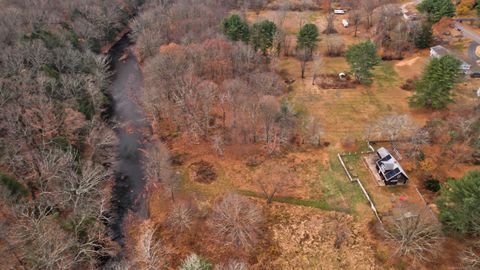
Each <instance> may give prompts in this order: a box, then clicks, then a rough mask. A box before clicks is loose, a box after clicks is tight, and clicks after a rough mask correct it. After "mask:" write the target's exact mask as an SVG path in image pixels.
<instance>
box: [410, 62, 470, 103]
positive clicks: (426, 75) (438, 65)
mask: <svg viewBox="0 0 480 270" xmlns="http://www.w3.org/2000/svg"><path fill="white" fill-rule="evenodd" d="M460 64H461V62H460V60H458V59H456V58H454V57H452V56H449V55H446V56H443V57H441V58H434V59H432V60H431V61H430V63H428V65H427V66H426V68H425V70H424V72H423V75H422V78H421V79H420V81H418V82H417V83H416V85H415V88H416V90H415V93H414V95H413V96H412V97H411V98H410V102H409V103H410V106H412V107H422V108H429V109H437V110H438V109H443V108H445V107H446V106H447V105H448V104H449V103H451V102H453V99H452V93H451V89H452V88H453V86H454V84H455V80H456V79H457V78H458V76H459V75H460Z"/></svg>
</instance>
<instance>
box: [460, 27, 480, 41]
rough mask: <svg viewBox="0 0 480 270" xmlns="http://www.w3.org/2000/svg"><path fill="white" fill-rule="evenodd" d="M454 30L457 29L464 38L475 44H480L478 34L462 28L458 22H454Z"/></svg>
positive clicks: (479, 35)
mask: <svg viewBox="0 0 480 270" xmlns="http://www.w3.org/2000/svg"><path fill="white" fill-rule="evenodd" d="M455 28H456V29H459V30H460V31H461V32H462V34H463V36H464V37H467V38H469V39H471V40H473V41H475V42H477V43H480V34H478V33H477V32H475V31H472V30H470V29H467V28H465V27H463V25H462V24H461V23H459V22H455Z"/></svg>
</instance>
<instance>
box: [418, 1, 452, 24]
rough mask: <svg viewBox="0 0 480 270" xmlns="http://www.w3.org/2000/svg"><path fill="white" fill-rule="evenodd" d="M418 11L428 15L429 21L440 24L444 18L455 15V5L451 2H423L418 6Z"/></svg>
mask: <svg viewBox="0 0 480 270" xmlns="http://www.w3.org/2000/svg"><path fill="white" fill-rule="evenodd" d="M417 9H418V11H420V12H422V13H427V14H428V20H429V21H431V22H438V21H440V20H441V19H442V18H443V17H453V16H454V15H455V5H453V3H452V1H451V0H423V1H422V2H421V3H420V4H419V5H418V6H417Z"/></svg>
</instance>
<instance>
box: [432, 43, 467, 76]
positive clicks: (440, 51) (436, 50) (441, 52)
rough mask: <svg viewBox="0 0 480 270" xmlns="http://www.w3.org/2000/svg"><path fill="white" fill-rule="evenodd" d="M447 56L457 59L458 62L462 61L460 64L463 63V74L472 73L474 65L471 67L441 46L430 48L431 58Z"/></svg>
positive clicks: (461, 66) (461, 67)
mask: <svg viewBox="0 0 480 270" xmlns="http://www.w3.org/2000/svg"><path fill="white" fill-rule="evenodd" d="M445 55H451V56H453V57H455V58H457V59H458V60H460V62H461V65H460V70H461V71H462V72H463V73H465V74H466V73H469V72H470V69H471V68H472V65H470V64H469V63H467V62H465V61H464V60H462V59H460V58H459V57H458V56H456V55H455V54H454V53H452V52H451V51H450V50H449V49H447V48H445V47H443V46H441V45H437V46H435V47H431V48H430V57H442V56H445Z"/></svg>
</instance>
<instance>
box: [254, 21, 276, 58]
mask: <svg viewBox="0 0 480 270" xmlns="http://www.w3.org/2000/svg"><path fill="white" fill-rule="evenodd" d="M276 31H277V26H276V25H275V23H273V22H271V21H269V20H264V21H261V22H258V23H255V24H253V26H252V31H251V41H252V45H253V48H254V49H255V50H256V51H257V50H260V51H262V53H263V55H265V56H266V55H267V51H268V49H271V48H272V46H273V36H274V35H275V32H276Z"/></svg>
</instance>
